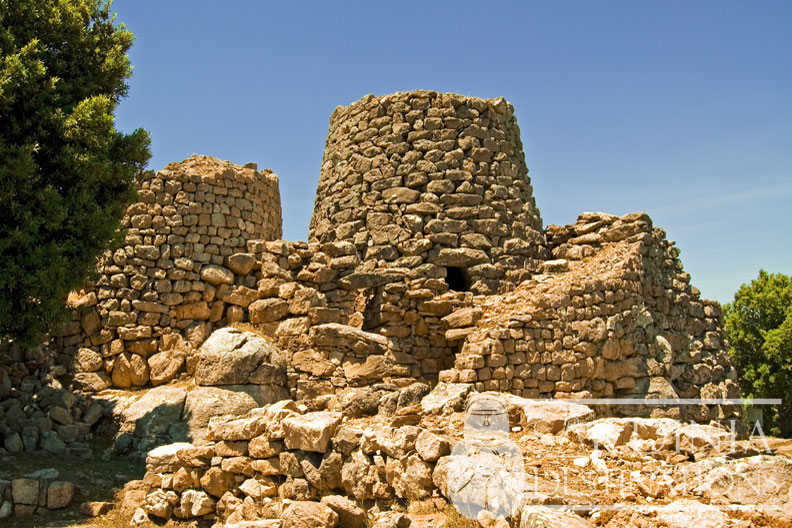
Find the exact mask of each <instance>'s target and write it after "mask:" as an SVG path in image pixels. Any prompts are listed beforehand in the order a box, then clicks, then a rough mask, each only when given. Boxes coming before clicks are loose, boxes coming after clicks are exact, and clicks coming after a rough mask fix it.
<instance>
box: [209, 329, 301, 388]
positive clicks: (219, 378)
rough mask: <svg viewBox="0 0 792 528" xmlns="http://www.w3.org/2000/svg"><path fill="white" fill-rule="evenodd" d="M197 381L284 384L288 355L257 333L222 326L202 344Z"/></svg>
mask: <svg viewBox="0 0 792 528" xmlns="http://www.w3.org/2000/svg"><path fill="white" fill-rule="evenodd" d="M254 380H255V381H254ZM195 381H196V383H198V384H199V385H240V384H245V383H257V384H264V383H267V384H277V385H281V386H285V385H286V358H285V356H284V354H283V353H282V352H281V350H280V349H279V348H278V347H277V346H276V345H275V344H273V343H271V342H269V341H267V340H266V339H264V338H263V337H261V336H260V335H258V334H254V333H253V332H247V331H241V330H237V329H235V328H221V329H220V330H216V331H214V332H213V333H212V335H211V336H209V339H207V340H206V341H205V342H204V344H203V345H201V349H200V351H199V352H198V363H197V365H196V368H195Z"/></svg>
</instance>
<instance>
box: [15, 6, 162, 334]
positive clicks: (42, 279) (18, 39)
mask: <svg viewBox="0 0 792 528" xmlns="http://www.w3.org/2000/svg"><path fill="white" fill-rule="evenodd" d="M133 39H134V37H133V36H132V33H131V32H130V31H128V30H127V29H126V28H125V27H124V26H123V25H116V24H115V16H114V15H113V14H112V13H111V12H110V2H109V1H103V0H2V1H0V338H6V339H13V340H17V341H20V342H23V343H26V344H30V343H33V342H35V340H36V339H38V338H39V337H40V336H41V335H42V333H44V332H46V331H48V330H50V329H52V327H53V325H55V324H57V323H59V322H61V321H62V320H63V319H64V318H65V317H66V314H67V311H66V307H65V299H66V296H67V294H68V292H69V291H70V290H72V289H74V288H77V287H79V286H80V285H81V284H82V283H83V281H85V280H86V278H87V277H88V276H89V274H90V273H91V271H92V270H93V269H94V268H95V264H96V258H97V256H98V255H100V254H101V253H102V252H103V251H104V250H106V249H107V248H109V247H111V246H112V245H113V243H115V242H116V241H117V240H118V238H119V233H118V225H119V221H120V219H121V217H122V215H123V213H124V208H125V205H126V204H127V203H128V202H129V201H130V200H131V199H132V198H133V197H134V193H135V188H134V177H135V174H136V173H137V172H138V171H139V170H141V169H142V168H143V167H144V166H145V165H146V163H147V162H148V159H149V157H150V152H149V136H148V133H147V132H146V131H144V130H142V129H138V130H136V131H134V132H133V133H131V134H123V133H121V132H119V131H117V130H116V129H115V121H114V116H113V112H114V111H115V108H116V105H117V104H118V102H119V100H120V99H121V98H122V97H124V96H125V95H126V93H127V89H128V86H127V84H126V79H127V78H128V77H129V76H130V74H131V72H132V68H131V66H130V63H129V59H128V57H127V55H126V52H127V50H128V49H129V48H130V46H131V45H132V41H133Z"/></svg>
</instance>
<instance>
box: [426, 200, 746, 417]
mask: <svg viewBox="0 0 792 528" xmlns="http://www.w3.org/2000/svg"><path fill="white" fill-rule="evenodd" d="M548 240H549V241H550V243H551V246H552V251H553V254H554V256H556V257H562V258H559V259H556V260H553V261H548V262H546V263H545V268H546V270H547V273H546V274H543V275H537V276H535V277H534V278H533V279H532V280H531V281H527V282H525V283H523V284H522V285H521V286H520V287H518V288H517V289H516V290H515V291H513V292H510V293H508V294H505V295H504V296H502V297H501V298H498V299H494V298H489V299H486V300H482V302H481V305H482V308H483V310H481V309H479V310H481V313H483V316H480V315H477V316H476V317H467V318H466V320H463V319H465V318H464V317H463V316H464V313H462V312H460V313H458V314H452V315H451V316H449V317H447V318H446V319H445V321H446V323H447V324H448V327H449V330H448V332H447V337H450V336H449V334H450V333H453V332H456V333H457V335H459V334H465V337H464V344H463V346H462V349H461V353H460V354H459V355H458V356H457V358H456V362H455V368H454V369H451V370H448V371H444V372H442V373H441V375H440V379H441V380H442V381H447V382H461V383H470V384H472V385H473V386H474V387H475V388H476V390H481V391H486V390H497V391H504V392H511V393H514V394H519V395H521V396H523V397H530V398H539V397H555V398H570V397H571V398H592V397H593V398H613V397H630V398H645V397H648V398H671V399H673V398H708V399H709V398H711V399H720V398H736V397H738V395H739V391H738V386H737V383H736V372H735V370H734V368H733V367H732V366H731V364H730V362H729V358H728V354H727V352H726V347H725V342H724V331H723V323H722V315H721V313H720V310H719V307H718V305H717V304H716V303H713V302H709V301H702V300H700V298H699V293H698V291H697V290H696V289H695V288H693V287H692V286H690V284H689V275H688V274H687V273H685V272H683V271H682V266H681V263H680V262H679V260H678V259H677V257H678V250H677V249H676V248H675V247H674V246H673V242H670V241H668V240H666V239H665V233H664V232H663V231H662V230H661V229H658V228H654V227H653V226H652V222H651V220H650V219H649V217H648V216H647V215H645V214H643V213H635V214H631V215H625V216H623V217H615V216H611V215H606V214H603V213H594V214H591V213H586V214H583V215H581V216H580V218H579V219H578V222H577V223H575V224H573V225H569V226H564V227H559V226H550V227H549V228H548ZM474 311H475V309H474ZM615 410H617V409H610V412H611V413H612V412H614V411H615ZM618 410H619V411H629V410H630V409H628V408H621V409H618ZM660 410H665V411H668V412H671V413H676V416H679V413H685V416H686V417H687V418H690V419H696V420H702V421H706V420H710V419H725V418H728V417H730V416H732V414H733V413H734V412H735V409H734V408H733V406H731V405H719V406H684V407H681V406H680V407H676V408H670V409H669V408H667V407H664V408H661V409H660Z"/></svg>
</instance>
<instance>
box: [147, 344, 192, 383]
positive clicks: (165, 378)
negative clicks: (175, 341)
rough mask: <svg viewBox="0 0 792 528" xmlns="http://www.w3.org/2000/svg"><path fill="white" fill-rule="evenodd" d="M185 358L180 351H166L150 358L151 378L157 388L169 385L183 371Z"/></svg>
mask: <svg viewBox="0 0 792 528" xmlns="http://www.w3.org/2000/svg"><path fill="white" fill-rule="evenodd" d="M184 359H185V356H184V354H182V353H181V352H180V351H176V350H166V351H163V352H159V353H157V354H154V355H152V356H151V357H149V358H148V365H149V377H150V379H151V384H152V385H154V386H155V387H156V386H158V385H162V384H163V383H168V382H169V381H170V380H172V379H173V378H174V377H176V375H177V374H178V373H179V370H181V368H182V365H184Z"/></svg>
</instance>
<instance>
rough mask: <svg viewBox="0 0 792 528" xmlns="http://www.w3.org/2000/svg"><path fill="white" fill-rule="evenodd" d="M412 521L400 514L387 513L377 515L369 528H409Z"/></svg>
mask: <svg viewBox="0 0 792 528" xmlns="http://www.w3.org/2000/svg"><path fill="white" fill-rule="evenodd" d="M411 523H412V521H411V520H410V518H409V517H408V516H407V515H406V514H404V513H401V512H395V511H388V512H381V513H378V514H377V515H376V516H375V517H374V523H373V524H372V525H371V528H409V526H410V524H411Z"/></svg>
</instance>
